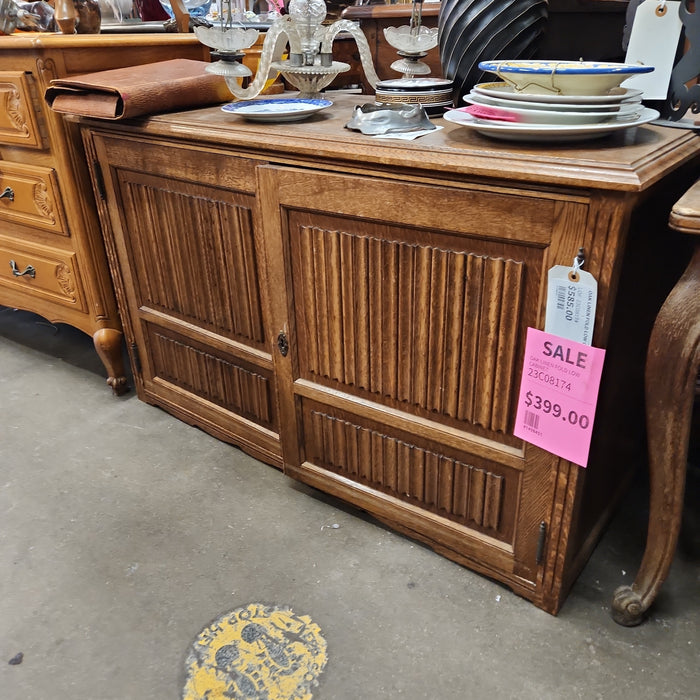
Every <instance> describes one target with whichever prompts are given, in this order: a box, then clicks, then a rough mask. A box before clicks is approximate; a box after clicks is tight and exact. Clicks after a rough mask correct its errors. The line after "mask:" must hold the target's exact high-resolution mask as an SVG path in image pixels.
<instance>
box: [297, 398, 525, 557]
mask: <svg viewBox="0 0 700 700" xmlns="http://www.w3.org/2000/svg"><path fill="white" fill-rule="evenodd" d="M302 421H303V435H304V447H305V454H304V457H305V462H304V463H303V464H302V466H301V470H302V471H303V470H304V468H305V466H308V467H309V468H315V469H317V470H322V471H323V472H327V475H326V478H328V479H333V478H334V476H335V478H338V480H339V481H343V482H346V483H347V482H348V481H349V482H354V483H356V484H358V485H359V487H360V488H361V489H364V490H365V491H366V490H367V489H370V490H371V491H373V492H374V500H375V501H376V502H377V503H379V502H381V501H382V499H388V500H391V501H392V502H394V503H396V502H397V501H398V502H401V503H403V504H405V507H406V511H405V512H406V514H407V516H408V517H409V521H408V522H407V523H406V524H407V525H409V524H410V516H411V515H413V516H417V515H419V514H422V516H423V517H426V518H428V519H432V520H434V521H435V522H436V523H438V524H439V523H440V522H442V524H443V526H445V527H446V528H448V529H452V530H454V529H455V528H457V529H458V530H461V531H462V534H463V535H468V534H469V533H470V532H471V534H472V535H474V534H476V533H479V534H480V535H485V536H487V537H491V538H494V539H496V540H498V541H499V542H501V543H503V544H504V545H512V543H513V541H514V535H515V522H516V511H517V503H518V498H519V490H520V475H521V472H520V471H519V470H517V469H515V468H510V467H507V466H505V465H502V464H497V463H495V462H492V461H490V460H487V459H484V458H480V457H477V456H475V455H467V454H465V453H463V452H459V451H451V450H450V449H449V448H446V447H445V445H443V444H440V443H437V442H432V441H429V440H426V439H424V438H422V437H418V436H417V435H415V434H409V433H405V432H403V431H401V430H397V429H394V428H389V427H387V426H383V425H381V424H377V423H374V422H372V421H369V420H367V419H365V418H361V417H359V416H355V415H353V414H351V413H347V412H342V411H339V410H338V409H337V408H334V407H332V406H325V405H323V404H319V403H317V402H314V401H311V400H303V401H302ZM362 505H363V507H367V504H362ZM367 509H368V510H370V511H374V512H377V507H376V504H375V507H372V506H371V505H370V506H369V507H368V508H367ZM394 511H395V512H396V513H400V512H401V508H394Z"/></svg>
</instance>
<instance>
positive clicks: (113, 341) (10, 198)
mask: <svg viewBox="0 0 700 700" xmlns="http://www.w3.org/2000/svg"><path fill="white" fill-rule="evenodd" d="M176 56H180V57H183V58H196V59H199V60H208V49H207V48H206V47H203V46H202V45H201V44H200V43H199V42H198V41H197V40H196V38H195V37H187V36H178V35H169V36H166V35H163V36H160V35H158V36H153V35H141V36H121V37H106V36H102V35H75V36H63V35H61V34H48V33H47V34H31V33H17V34H13V35H10V36H3V37H0V100H1V101H2V104H3V109H2V110H0V194H2V197H0V304H3V305H5V306H12V307H17V308H21V309H25V310H28V311H33V312H35V313H37V314H39V315H41V316H44V317H45V318H47V319H49V320H50V321H54V322H61V323H67V324H69V325H72V326H75V327H76V328H79V329H80V330H82V331H84V332H85V333H88V334H89V335H91V336H92V337H93V340H94V343H95V348H96V350H97V352H98V354H99V355H100V358H101V359H102V362H103V364H104V365H105V369H106V371H107V376H108V380H107V381H108V383H109V384H110V385H111V386H112V389H113V390H114V391H115V393H122V392H123V391H125V390H126V378H125V373H124V363H123V360H122V326H121V323H120V319H119V315H118V311H117V305H116V301H115V297H114V290H113V287H112V282H111V279H110V274H109V268H108V263H107V258H106V255H105V249H104V245H103V242H102V237H101V234H100V226H99V221H98V218H97V213H96V210H95V205H94V201H93V198H92V196H91V194H90V189H91V188H90V180H89V176H88V173H87V168H86V165H85V159H84V157H83V153H82V143H81V140H80V133H79V130H78V127H77V126H76V125H75V124H70V123H68V122H66V121H65V120H64V119H63V117H62V115H60V114H56V113H54V112H52V111H51V110H50V109H48V107H47V106H46V104H45V103H44V99H43V95H44V92H45V90H46V88H47V87H48V86H49V84H50V81H51V80H53V79H54V78H59V77H66V76H70V75H76V74H78V73H86V72H91V71H97V70H106V69H110V68H120V67H124V66H129V65H134V64H137V63H151V62H154V61H161V60H165V59H169V58H173V57H176Z"/></svg>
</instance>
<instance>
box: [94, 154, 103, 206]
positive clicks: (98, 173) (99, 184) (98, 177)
mask: <svg viewBox="0 0 700 700" xmlns="http://www.w3.org/2000/svg"><path fill="white" fill-rule="evenodd" d="M92 171H93V172H94V174H95V187H96V188H97V194H99V195H100V199H101V200H102V201H104V200H105V199H107V194H106V192H105V179H104V176H103V175H102V167H101V166H100V161H99V160H93V161H92Z"/></svg>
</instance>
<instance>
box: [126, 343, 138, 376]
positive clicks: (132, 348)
mask: <svg viewBox="0 0 700 700" xmlns="http://www.w3.org/2000/svg"><path fill="white" fill-rule="evenodd" d="M129 350H130V351H131V352H130V353H129V354H130V355H131V361H132V362H133V364H134V374H138V375H140V374H141V353H140V352H139V346H138V345H136V343H131V345H130V346H129Z"/></svg>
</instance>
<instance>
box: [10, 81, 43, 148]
mask: <svg viewBox="0 0 700 700" xmlns="http://www.w3.org/2000/svg"><path fill="white" fill-rule="evenodd" d="M32 88H33V84H32V76H31V74H30V73H24V72H20V71H18V72H5V71H3V72H0V100H1V101H2V108H0V142H2V143H4V144H7V145H10V146H26V147H27V148H44V141H43V138H42V135H41V131H40V129H39V118H38V115H39V114H40V113H41V106H40V104H39V103H38V102H37V100H36V99H35V98H34V95H35V92H36V91H35V90H33V89H32Z"/></svg>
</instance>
